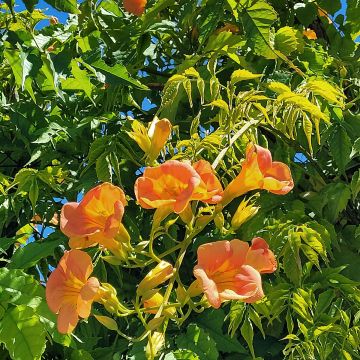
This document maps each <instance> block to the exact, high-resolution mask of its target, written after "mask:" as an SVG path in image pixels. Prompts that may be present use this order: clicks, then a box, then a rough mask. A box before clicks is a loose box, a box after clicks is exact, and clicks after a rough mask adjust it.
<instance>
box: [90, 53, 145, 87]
mask: <svg viewBox="0 0 360 360" xmlns="http://www.w3.org/2000/svg"><path fill="white" fill-rule="evenodd" d="M91 66H92V67H93V68H95V69H97V70H99V71H100V72H101V73H102V74H104V75H105V77H106V80H105V82H106V83H108V84H110V85H113V86H115V85H127V86H132V87H135V88H136V89H140V90H149V88H148V87H147V86H146V85H144V84H142V83H141V82H140V81H138V80H136V79H134V78H132V77H131V76H130V75H129V73H128V71H127V69H126V67H125V66H124V65H121V64H116V65H114V66H109V65H107V64H106V63H105V62H104V61H103V60H97V61H96V62H93V63H91Z"/></svg>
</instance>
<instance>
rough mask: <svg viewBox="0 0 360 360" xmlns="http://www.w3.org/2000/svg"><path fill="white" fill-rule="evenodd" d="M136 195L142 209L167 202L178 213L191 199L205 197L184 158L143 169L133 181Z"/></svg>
mask: <svg viewBox="0 0 360 360" xmlns="http://www.w3.org/2000/svg"><path fill="white" fill-rule="evenodd" d="M135 195H136V199H137V201H138V202H139V204H140V205H141V206H142V207H143V208H144V209H155V208H159V207H163V206H168V207H170V208H171V209H172V211H174V212H176V213H177V214H180V213H181V212H183V211H184V210H185V208H186V207H187V205H188V204H189V202H190V201H191V200H195V199H196V200H200V198H201V197H204V198H206V195H207V191H206V187H205V184H203V183H202V181H201V177H200V175H199V174H198V173H197V172H196V171H195V170H194V169H193V167H192V166H191V165H190V164H188V163H185V162H180V161H177V160H169V161H167V162H165V163H164V164H161V165H160V166H156V167H148V168H146V169H145V171H144V174H143V176H142V177H140V178H138V179H137V180H136V182H135Z"/></svg>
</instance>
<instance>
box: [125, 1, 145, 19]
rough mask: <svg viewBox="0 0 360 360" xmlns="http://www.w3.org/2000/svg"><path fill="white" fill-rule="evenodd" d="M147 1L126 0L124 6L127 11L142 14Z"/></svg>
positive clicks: (137, 14)
mask: <svg viewBox="0 0 360 360" xmlns="http://www.w3.org/2000/svg"><path fill="white" fill-rule="evenodd" d="M146 3H147V0H124V8H125V10H126V11H127V12H129V13H132V14H134V15H136V16H140V15H142V13H143V12H144V11H145V6H146Z"/></svg>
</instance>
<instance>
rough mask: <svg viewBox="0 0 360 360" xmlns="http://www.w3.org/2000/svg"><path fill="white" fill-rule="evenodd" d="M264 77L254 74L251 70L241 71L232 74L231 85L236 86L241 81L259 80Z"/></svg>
mask: <svg viewBox="0 0 360 360" xmlns="http://www.w3.org/2000/svg"><path fill="white" fill-rule="evenodd" d="M262 76H263V74H253V73H252V72H251V71H249V70H246V69H239V70H235V71H234V72H233V73H232V74H231V83H232V84H236V83H238V82H240V81H244V80H252V79H258V78H260V77H262Z"/></svg>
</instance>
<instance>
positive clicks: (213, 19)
mask: <svg viewBox="0 0 360 360" xmlns="http://www.w3.org/2000/svg"><path fill="white" fill-rule="evenodd" d="M223 13H224V0H210V1H208V2H207V4H206V6H205V7H204V8H202V11H201V12H200V18H199V19H198V20H197V23H198V27H199V43H200V45H203V44H204V43H205V41H206V40H207V38H208V37H209V36H210V34H211V33H212V32H213V31H214V30H215V29H216V26H217V24H218V23H219V21H221V17H222V14H223Z"/></svg>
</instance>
